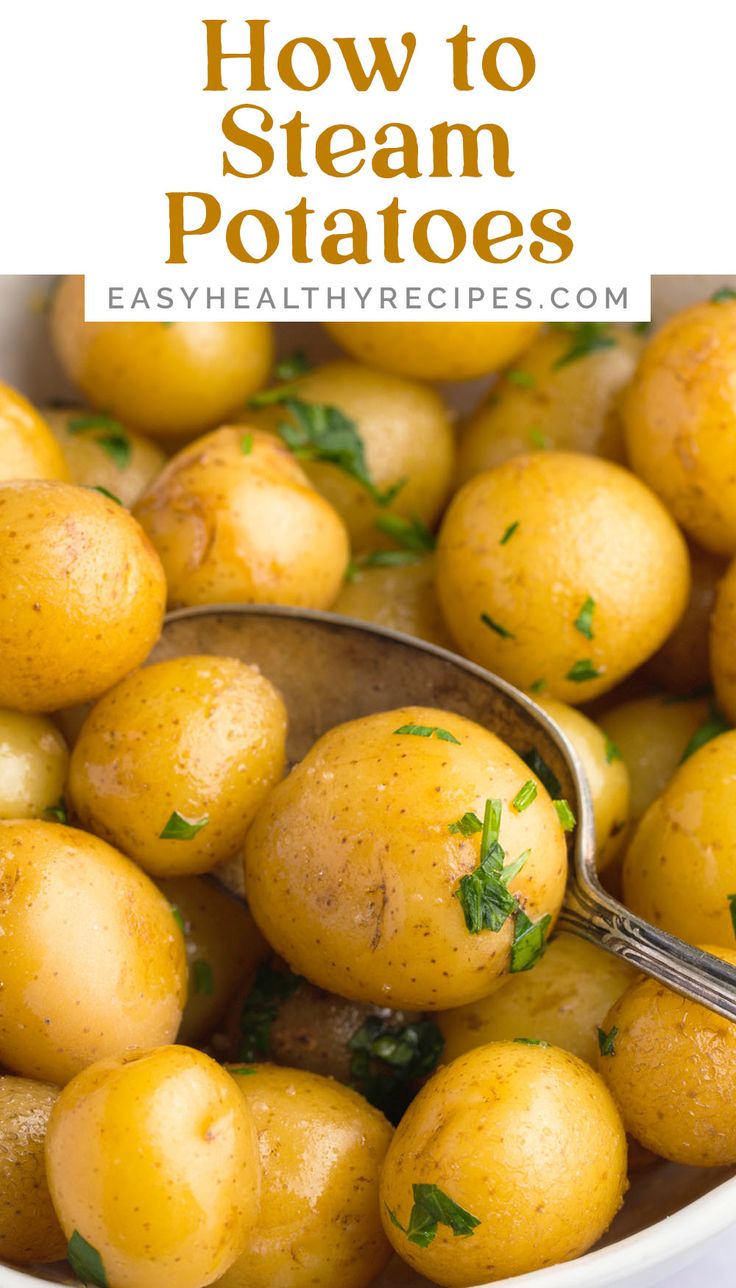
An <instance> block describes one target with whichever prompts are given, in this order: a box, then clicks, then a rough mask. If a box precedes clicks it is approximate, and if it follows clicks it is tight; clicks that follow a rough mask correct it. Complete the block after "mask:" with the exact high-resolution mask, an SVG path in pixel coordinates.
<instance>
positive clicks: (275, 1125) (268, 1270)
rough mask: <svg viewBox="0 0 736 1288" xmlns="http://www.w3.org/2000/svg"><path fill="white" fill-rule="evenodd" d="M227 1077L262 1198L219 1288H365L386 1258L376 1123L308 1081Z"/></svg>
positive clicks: (287, 1072)
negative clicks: (253, 1151)
mask: <svg viewBox="0 0 736 1288" xmlns="http://www.w3.org/2000/svg"><path fill="white" fill-rule="evenodd" d="M230 1072H231V1073H232V1076H233V1079H234V1081H235V1083H236V1084H237V1086H238V1087H239V1088H240V1091H241V1092H242V1095H243V1098H244V1100H245V1102H246V1104H247V1105H248V1107H249V1109H250V1111H251V1112H252V1114H253V1118H254V1120H255V1124H256V1128H257V1130H258V1137H259V1142H260V1150H261V1158H262V1160H263V1198H262V1203H261V1212H260V1216H259V1219H258V1224H257V1226H256V1228H255V1229H254V1230H253V1231H252V1232H251V1234H250V1237H249V1239H248V1242H247V1244H246V1247H245V1251H244V1252H243V1253H241V1255H240V1257H239V1258H238V1260H237V1261H236V1262H235V1264H234V1265H233V1266H231V1268H230V1270H228V1272H227V1273H226V1274H225V1275H224V1276H223V1278H222V1279H220V1280H218V1283H219V1284H220V1285H221V1288H312V1285H314V1284H319V1285H320V1288H367V1285H368V1284H370V1283H372V1281H373V1280H374V1278H375V1277H376V1275H377V1274H379V1272H380V1271H381V1270H382V1269H383V1267H384V1266H385V1265H386V1262H387V1261H388V1260H389V1257H390V1256H391V1246H390V1244H389V1242H388V1240H387V1239H386V1236H385V1235H384V1233H383V1227H382V1225H381V1215H380V1211H379V1205H378V1182H379V1173H380V1169H381V1164H382V1163H383V1160H384V1157H385V1154H386V1150H387V1148H388V1145H389V1142H390V1140H391V1134H392V1133H391V1128H390V1127H389V1124H388V1123H387V1122H386V1119H385V1118H384V1117H383V1115H382V1114H380V1113H378V1111H377V1110H376V1109H372V1108H371V1106H370V1105H368V1104H367V1103H366V1102H365V1100H363V1098H362V1096H359V1095H358V1094H357V1092H355V1091H351V1090H350V1089H349V1088H348V1087H343V1086H340V1084H339V1083H335V1082H333V1081H332V1079H330V1078H321V1077H319V1075H317V1074H314V1073H305V1072H303V1071H299V1070H296V1069H279V1068H277V1067H276V1066H275V1065H267V1064H259V1065H251V1066H250V1067H249V1068H248V1069H247V1070H245V1072H243V1073H238V1071H237V1067H233V1068H232V1069H231V1070H230Z"/></svg>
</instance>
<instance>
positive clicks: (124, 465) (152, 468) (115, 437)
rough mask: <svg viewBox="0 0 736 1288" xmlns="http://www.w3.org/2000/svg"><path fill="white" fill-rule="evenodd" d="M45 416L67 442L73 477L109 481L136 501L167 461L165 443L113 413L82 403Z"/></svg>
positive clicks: (90, 482) (91, 483)
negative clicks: (161, 444) (88, 408)
mask: <svg viewBox="0 0 736 1288" xmlns="http://www.w3.org/2000/svg"><path fill="white" fill-rule="evenodd" d="M44 418H45V420H46V422H47V424H48V426H49V428H50V430H51V432H52V434H53V435H54V437H55V438H56V440H57V442H58V444H59V446H60V447H61V449H62V451H63V453H64V456H65V458H66V462H67V465H68V466H69V469H70V471H71V475H72V479H73V481H74V482H75V483H79V484H80V485H81V486H83V487H104V488H106V489H107V491H108V492H112V494H113V496H116V497H117V498H118V500H119V501H122V503H123V505H127V506H128V507H130V506H131V505H133V504H134V502H136V501H137V500H138V497H139V496H140V495H141V492H143V491H144V490H145V489H146V488H147V487H148V485H149V483H151V482H152V480H153V479H154V478H155V477H156V475H157V474H160V472H161V470H162V469H163V467H164V465H165V464H166V456H165V454H164V453H163V452H162V450H161V448H160V447H159V446H158V445H157V444H156V443H152V442H151V441H150V439H148V438H144V437H143V435H142V434H136V433H135V432H134V430H132V429H128V428H127V427H126V426H125V425H121V424H120V421H119V420H115V419H114V418H113V417H112V416H105V415H103V414H102V413H101V412H94V411H92V412H91V411H86V410H83V409H81V408H75V407H64V408H51V409H49V410H48V411H44Z"/></svg>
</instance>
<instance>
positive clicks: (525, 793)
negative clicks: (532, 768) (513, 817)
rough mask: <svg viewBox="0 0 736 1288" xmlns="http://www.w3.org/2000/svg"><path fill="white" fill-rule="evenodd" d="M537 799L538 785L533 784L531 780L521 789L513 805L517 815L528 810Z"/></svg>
mask: <svg viewBox="0 0 736 1288" xmlns="http://www.w3.org/2000/svg"><path fill="white" fill-rule="evenodd" d="M536 798H537V784H536V783H533V782H532V780H531V778H530V779H529V780H528V782H526V783H524V786H523V787H522V788H520V790H519V791H518V792H517V793H516V795H515V797H514V799H513V800H512V802H511V804H512V805H513V807H514V809H515V810H516V812H517V814H521V812H522V810H525V809H528V807H529V806H530V805H531V803H532V801H534V800H536Z"/></svg>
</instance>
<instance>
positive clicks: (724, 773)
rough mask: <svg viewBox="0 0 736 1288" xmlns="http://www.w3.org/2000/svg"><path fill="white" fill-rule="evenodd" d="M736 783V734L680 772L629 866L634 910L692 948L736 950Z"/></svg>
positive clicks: (647, 820)
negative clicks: (734, 910)
mask: <svg viewBox="0 0 736 1288" xmlns="http://www.w3.org/2000/svg"><path fill="white" fill-rule="evenodd" d="M734 777H736V731H734V732H731V733H724V734H721V736H720V737H718V738H714V739H713V740H712V741H711V742H708V743H706V744H705V746H703V747H701V748H700V750H699V751H696V752H695V753H694V754H693V755H691V756H690V757H689V758H688V759H687V760H686V761H685V763H684V764H682V765H681V766H680V768H679V769H678V770H677V772H676V774H675V776H674V778H673V779H672V781H671V782H670V784H669V786H668V787H667V788H665V790H664V792H663V793H662V795H661V796H660V797H659V798H658V799H657V800H656V801H655V802H654V804H653V805H650V807H649V809H648V810H647V812H646V814H645V815H644V817H643V818H642V820H641V822H640V823H639V826H638V828H637V830H636V832H635V834H634V839H633V840H632V842H631V844H630V846H629V848H628V850H627V852H626V857H625V859H624V868H623V890H624V902H625V903H626V905H627V907H629V908H631V910H632V912H636V913H638V914H639V916H641V917H645V918H646V920H647V921H651V922H653V923H654V925H655V926H661V927H662V929H663V930H669V931H670V933H671V934H673V935H679V936H680V938H681V939H686V940H687V941H688V943H691V944H697V943H710V944H721V945H722V946H724V947H730V946H731V945H732V944H733V937H734V931H733V924H732V921H731V909H730V901H729V896H730V895H731V894H733V893H734V891H736V816H734V810H733V801H732V799H731V791H730V787H731V784H732V782H733V780H734ZM724 789H725V790H724Z"/></svg>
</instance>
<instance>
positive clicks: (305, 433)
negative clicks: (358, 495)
mask: <svg viewBox="0 0 736 1288" xmlns="http://www.w3.org/2000/svg"><path fill="white" fill-rule="evenodd" d="M277 392H278V391H277ZM281 392H282V393H285V395H286V396H285V397H283V398H281V399H276V398H274V399H273V401H274V402H283V405H284V408H285V409H286V411H288V412H289V415H290V416H291V417H292V419H291V421H286V420H282V421H279V424H278V425H277V427H276V428H277V430H278V432H279V435H280V436H281V438H282V440H283V442H284V443H285V444H286V446H287V447H288V449H289V451H290V452H293V454H294V456H297V457H299V458H301V459H303V460H308V461H325V462H327V463H328V464H329V465H335V466H337V468H338V469H340V470H343V472H344V473H345V474H349V475H350V477H351V478H353V479H355V481H356V482H357V483H359V484H360V485H361V487H363V488H365V490H366V492H368V494H369V495H370V496H371V497H372V498H373V500H374V501H375V502H376V504H377V505H380V506H386V505H390V504H391V502H392V501H393V500H394V498H395V497H396V496H397V494H398V493H399V492H400V490H401V488H402V487H403V486H404V480H403V479H402V480H401V482H399V483H396V484H394V486H393V487H391V488H388V489H387V490H386V491H385V492H381V491H380V490H379V489H378V488H377V487H376V485H375V483H374V482H373V479H372V478H371V476H370V473H369V470H368V464H367V462H366V459H365V446H364V443H363V440H362V438H361V437H360V434H359V432H358V426H357V425H356V423H355V421H354V420H350V419H349V417H347V416H346V415H345V414H344V413H343V412H341V411H340V409H339V408H338V407H330V406H328V405H327V404H326V403H309V402H304V401H303V400H302V399H301V398H295V397H293V396H291V395H290V394H289V392H288V390H287V391H284V390H282V391H281ZM262 397H264V395H261V398H262Z"/></svg>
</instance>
